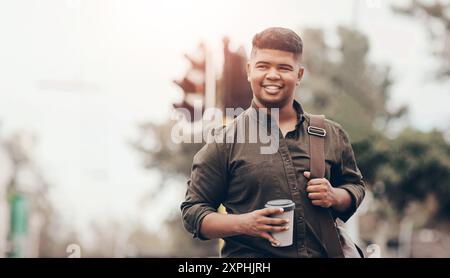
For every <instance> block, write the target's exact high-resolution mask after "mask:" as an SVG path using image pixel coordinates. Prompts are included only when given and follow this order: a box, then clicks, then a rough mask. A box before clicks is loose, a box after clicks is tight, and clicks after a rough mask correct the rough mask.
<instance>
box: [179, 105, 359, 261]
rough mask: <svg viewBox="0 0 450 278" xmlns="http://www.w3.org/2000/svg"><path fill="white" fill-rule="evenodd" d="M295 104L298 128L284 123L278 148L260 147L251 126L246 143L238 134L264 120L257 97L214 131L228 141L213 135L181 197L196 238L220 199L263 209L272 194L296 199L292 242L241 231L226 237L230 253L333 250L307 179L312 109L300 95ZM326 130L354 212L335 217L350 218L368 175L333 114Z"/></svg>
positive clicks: (333, 168)
mask: <svg viewBox="0 0 450 278" xmlns="http://www.w3.org/2000/svg"><path fill="white" fill-rule="evenodd" d="M294 108H295V109H296V111H297V125H296V128H295V130H292V131H290V132H288V133H287V134H286V136H285V137H283V135H282V133H281V131H280V130H279V129H278V127H277V129H278V133H277V136H278V137H279V147H278V149H277V151H276V152H274V153H273V154H262V153H261V146H263V145H264V143H263V142H260V140H258V141H257V142H256V143H253V141H251V140H249V133H250V132H249V131H248V128H244V132H245V136H246V140H245V142H243V143H240V142H239V141H237V140H236V134H237V130H238V129H239V127H248V126H249V123H250V122H252V121H253V122H254V121H258V119H259V118H258V117H255V116H258V115H259V113H260V111H259V110H260V109H257V108H256V106H255V105H254V103H253V104H252V107H250V108H249V109H247V110H246V111H245V112H243V113H242V114H241V115H239V116H238V117H237V118H235V119H234V120H233V121H232V122H231V123H229V124H228V125H226V126H223V127H221V128H218V129H216V130H214V131H215V133H214V138H215V139H217V138H219V137H220V136H222V142H221V141H220V140H218V141H217V142H209V143H207V144H206V145H205V146H204V147H203V148H202V149H201V150H200V151H199V152H198V153H197V154H196V155H195V156H194V159H193V166H192V172H191V177H190V179H189V181H188V188H187V192H186V198H185V200H184V202H183V203H182V204H181V210H182V217H183V223H184V226H185V228H186V229H187V230H188V231H189V232H191V233H192V234H193V235H194V237H197V238H199V239H205V238H204V237H202V235H201V234H200V227H201V224H202V220H203V218H204V217H205V216H206V215H208V214H209V213H212V212H217V208H218V207H219V206H220V204H223V206H224V207H225V208H226V211H227V213H228V214H242V213H248V212H251V211H254V210H258V209H262V208H264V205H265V203H266V202H267V201H270V200H273V199H291V200H292V201H294V202H295V210H294V223H293V225H294V243H293V244H292V245H291V246H288V247H273V246H272V245H271V244H270V242H269V241H268V240H266V239H263V238H259V237H251V236H247V235H238V236H232V237H226V238H224V241H225V244H224V247H223V248H222V250H221V255H222V256H223V257H327V250H326V248H325V247H324V245H323V244H322V240H321V232H320V231H321V230H320V222H319V220H318V219H317V217H315V212H314V210H315V209H316V208H315V206H314V205H312V203H311V201H310V200H309V199H308V197H307V193H306V185H307V182H308V180H307V179H306V178H305V177H304V175H303V172H304V171H309V167H310V166H309V134H308V133H307V127H308V125H309V116H308V114H306V113H304V112H303V109H302V107H301V105H300V104H299V103H298V102H296V101H294ZM268 120H270V116H269V117H268ZM240 124H242V125H240ZM325 130H326V132H327V134H326V136H325V164H326V165H325V168H326V169H325V178H326V179H328V180H329V181H330V183H331V185H332V186H334V187H339V188H343V189H345V190H347V191H348V192H349V193H350V196H351V197H352V204H351V206H350V207H349V208H348V210H347V211H345V212H343V213H339V212H337V211H334V210H333V209H331V210H332V214H333V215H334V216H335V217H339V218H340V219H341V220H343V221H347V220H348V219H349V218H350V217H351V216H352V215H353V213H354V212H355V211H356V209H357V208H358V206H359V205H360V203H361V201H362V200H363V198H364V182H363V179H362V175H361V172H360V171H359V169H358V167H357V165H356V161H355V156H354V154H353V150H352V147H351V145H350V142H349V138H348V135H347V134H346V132H345V131H344V130H343V129H342V127H341V126H340V125H339V124H337V123H335V122H332V121H330V120H326V121H325ZM269 133H270V126H269ZM224 136H231V137H232V138H233V136H234V139H235V140H234V142H229V141H225V140H224V139H223V138H224ZM265 143H267V142H265ZM266 145H267V144H266ZM290 225H292V224H290Z"/></svg>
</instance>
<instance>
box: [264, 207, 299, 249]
mask: <svg viewBox="0 0 450 278" xmlns="http://www.w3.org/2000/svg"><path fill="white" fill-rule="evenodd" d="M264 207H266V208H283V210H284V212H283V213H281V214H272V215H271V216H270V217H276V218H283V219H289V229H288V230H286V231H283V232H278V233H272V236H273V237H274V238H275V239H276V240H278V241H279V242H280V245H278V246H276V247H285V246H289V245H292V233H293V230H294V229H293V226H292V225H294V224H293V223H294V208H295V203H294V202H292V201H291V200H288V199H277V200H271V201H268V202H267V203H266V205H265V206H264Z"/></svg>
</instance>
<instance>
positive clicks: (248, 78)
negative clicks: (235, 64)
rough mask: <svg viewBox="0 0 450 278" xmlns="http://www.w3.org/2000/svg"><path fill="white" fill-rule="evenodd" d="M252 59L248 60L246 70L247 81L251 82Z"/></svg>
mask: <svg viewBox="0 0 450 278" xmlns="http://www.w3.org/2000/svg"><path fill="white" fill-rule="evenodd" d="M250 67H251V65H250V61H248V62H247V66H246V67H245V71H246V72H247V81H248V82H250Z"/></svg>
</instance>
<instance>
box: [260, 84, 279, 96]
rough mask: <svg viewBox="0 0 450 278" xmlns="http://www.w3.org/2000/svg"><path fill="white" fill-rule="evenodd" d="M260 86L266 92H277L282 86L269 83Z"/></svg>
mask: <svg viewBox="0 0 450 278" xmlns="http://www.w3.org/2000/svg"><path fill="white" fill-rule="evenodd" d="M261 87H263V88H264V91H266V92H267V93H268V94H271V95H273V94H277V93H278V92H280V91H281V89H282V88H283V86H281V85H275V84H270V85H268V84H267V85H262V86H261Z"/></svg>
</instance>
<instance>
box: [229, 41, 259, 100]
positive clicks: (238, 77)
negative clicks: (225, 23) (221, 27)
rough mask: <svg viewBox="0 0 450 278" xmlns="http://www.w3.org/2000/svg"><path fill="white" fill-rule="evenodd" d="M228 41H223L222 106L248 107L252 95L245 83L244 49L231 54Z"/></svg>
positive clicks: (245, 58)
mask: <svg viewBox="0 0 450 278" xmlns="http://www.w3.org/2000/svg"><path fill="white" fill-rule="evenodd" d="M229 44H230V40H229V39H228V38H226V37H225V38H224V39H223V55H224V64H223V76H222V106H223V107H224V108H243V109H247V108H248V107H250V104H251V101H252V98H253V94H252V89H251V87H250V83H249V82H248V81H247V73H246V70H245V67H246V64H247V57H246V54H245V50H244V48H242V47H240V48H239V49H238V51H236V52H233V51H231V50H230V49H229Z"/></svg>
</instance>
